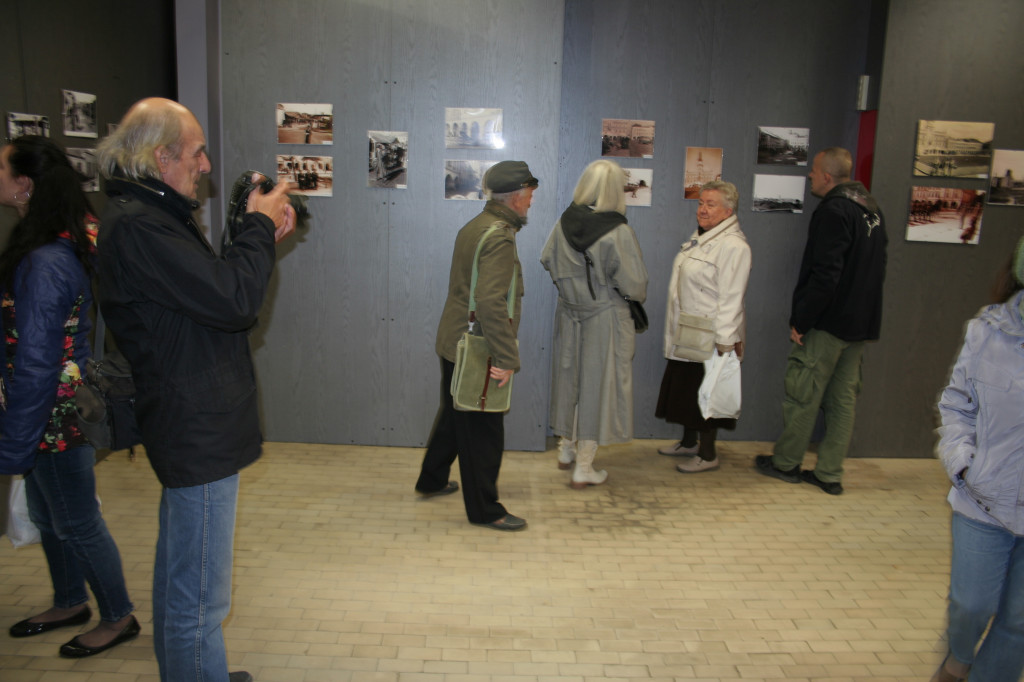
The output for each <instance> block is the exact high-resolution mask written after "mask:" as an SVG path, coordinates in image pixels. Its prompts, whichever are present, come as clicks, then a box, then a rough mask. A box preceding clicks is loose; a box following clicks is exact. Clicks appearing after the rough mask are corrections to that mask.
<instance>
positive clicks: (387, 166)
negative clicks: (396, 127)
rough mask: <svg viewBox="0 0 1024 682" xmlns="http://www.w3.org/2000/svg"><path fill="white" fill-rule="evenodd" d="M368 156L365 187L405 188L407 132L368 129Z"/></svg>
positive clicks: (407, 153)
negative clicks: (367, 172)
mask: <svg viewBox="0 0 1024 682" xmlns="http://www.w3.org/2000/svg"><path fill="white" fill-rule="evenodd" d="M366 134H367V137H369V147H370V157H369V174H368V175H367V176H366V186H367V187H384V188H388V189H405V188H406V174H407V168H408V165H409V133H408V132H396V131H392V130H369V131H367V133H366Z"/></svg>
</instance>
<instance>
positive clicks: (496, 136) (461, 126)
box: [444, 107, 505, 149]
mask: <svg viewBox="0 0 1024 682" xmlns="http://www.w3.org/2000/svg"><path fill="white" fill-rule="evenodd" d="M502 130H503V129H502V114H501V109H480V108H476V109H474V108H470V107H448V108H446V109H445V110H444V146H445V148H446V149H504V147H505V137H504V133H503V131H502Z"/></svg>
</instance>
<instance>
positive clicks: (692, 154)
mask: <svg viewBox="0 0 1024 682" xmlns="http://www.w3.org/2000/svg"><path fill="white" fill-rule="evenodd" d="M721 179H722V148H721V147H687V148H686V170H685V171H684V173H683V198H684V199H700V186H701V185H703V184H704V183H705V182H711V181H712V180H721Z"/></svg>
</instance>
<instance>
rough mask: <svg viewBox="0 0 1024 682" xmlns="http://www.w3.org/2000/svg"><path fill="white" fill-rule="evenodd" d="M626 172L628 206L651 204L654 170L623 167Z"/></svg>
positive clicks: (625, 188)
mask: <svg viewBox="0 0 1024 682" xmlns="http://www.w3.org/2000/svg"><path fill="white" fill-rule="evenodd" d="M622 171H623V172H624V173H625V174H626V186H625V187H624V188H623V189H624V190H625V192H626V206H650V205H651V194H652V193H653V191H654V170H653V169H650V168H623V169H622Z"/></svg>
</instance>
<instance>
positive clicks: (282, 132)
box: [276, 102, 334, 144]
mask: <svg viewBox="0 0 1024 682" xmlns="http://www.w3.org/2000/svg"><path fill="white" fill-rule="evenodd" d="M276 115H277V142H278V144H334V105H333V104H310V103H296V102H280V103H278V105H277V111H276Z"/></svg>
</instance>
